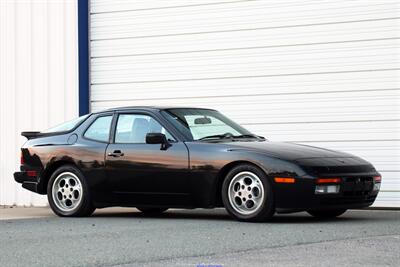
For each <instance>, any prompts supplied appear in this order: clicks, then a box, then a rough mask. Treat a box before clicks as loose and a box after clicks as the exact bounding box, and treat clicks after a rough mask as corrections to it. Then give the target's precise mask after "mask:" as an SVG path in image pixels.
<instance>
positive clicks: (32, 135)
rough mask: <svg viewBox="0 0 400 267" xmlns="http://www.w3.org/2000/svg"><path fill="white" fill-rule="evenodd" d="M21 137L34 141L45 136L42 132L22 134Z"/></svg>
mask: <svg viewBox="0 0 400 267" xmlns="http://www.w3.org/2000/svg"><path fill="white" fill-rule="evenodd" d="M21 135H22V136H25V137H26V138H28V140H30V139H34V138H37V137H40V136H43V135H44V134H43V133H41V132H22V133H21Z"/></svg>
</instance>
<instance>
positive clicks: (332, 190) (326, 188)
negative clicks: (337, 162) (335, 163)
mask: <svg viewBox="0 0 400 267" xmlns="http://www.w3.org/2000/svg"><path fill="white" fill-rule="evenodd" d="M339 189H340V185H317V186H316V187H315V194H337V193H339Z"/></svg>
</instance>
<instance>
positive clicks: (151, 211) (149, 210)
mask: <svg viewBox="0 0 400 267" xmlns="http://www.w3.org/2000/svg"><path fill="white" fill-rule="evenodd" d="M136 208H137V209H138V210H140V211H141V212H143V213H145V214H161V213H163V212H164V211H167V210H168V208H146V207H136Z"/></svg>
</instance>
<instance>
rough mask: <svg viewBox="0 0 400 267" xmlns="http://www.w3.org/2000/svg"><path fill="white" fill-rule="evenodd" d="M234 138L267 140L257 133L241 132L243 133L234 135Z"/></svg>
mask: <svg viewBox="0 0 400 267" xmlns="http://www.w3.org/2000/svg"><path fill="white" fill-rule="evenodd" d="M233 138H256V139H261V140H265V137H263V136H259V135H255V134H241V135H235V136H233Z"/></svg>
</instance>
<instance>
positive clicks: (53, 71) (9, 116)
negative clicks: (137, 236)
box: [0, 0, 78, 206]
mask: <svg viewBox="0 0 400 267" xmlns="http://www.w3.org/2000/svg"><path fill="white" fill-rule="evenodd" d="M77 55H78V53H77V1H76V0H57V1H53V0H46V1H44V0H33V1H21V0H20V1H19V0H16V1H11V0H10V1H9V0H2V1H0V205H13V204H17V205H27V206H29V205H45V204H46V203H47V200H46V197H43V196H39V195H37V194H31V193H29V191H27V190H24V189H22V188H21V186H20V185H17V184H16V183H15V182H14V179H13V172H14V171H15V170H17V169H18V168H19V157H20V152H19V148H20V146H21V145H22V144H23V142H24V140H25V138H23V137H21V136H20V134H19V133H20V132H21V131H23V130H42V129H45V128H47V127H49V126H51V125H54V124H57V123H60V122H62V121H64V120H67V119H70V118H72V117H76V116H77V114H78V104H77V103H78V84H77V77H78V76H77V74H78V68H77Z"/></svg>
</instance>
